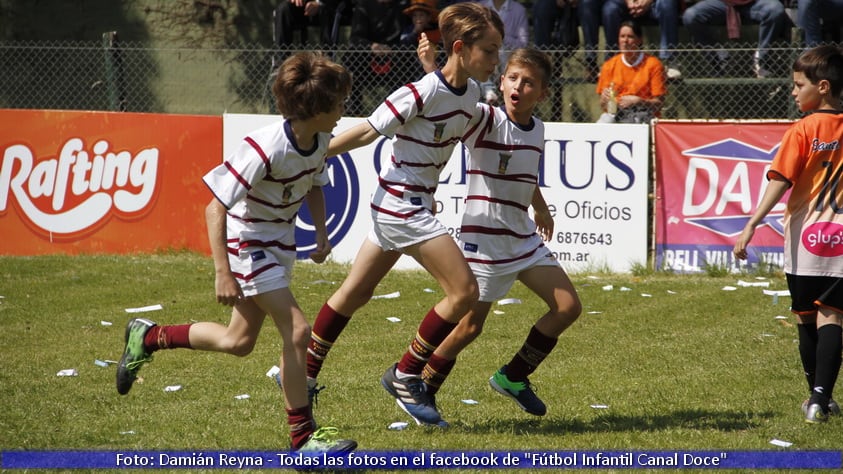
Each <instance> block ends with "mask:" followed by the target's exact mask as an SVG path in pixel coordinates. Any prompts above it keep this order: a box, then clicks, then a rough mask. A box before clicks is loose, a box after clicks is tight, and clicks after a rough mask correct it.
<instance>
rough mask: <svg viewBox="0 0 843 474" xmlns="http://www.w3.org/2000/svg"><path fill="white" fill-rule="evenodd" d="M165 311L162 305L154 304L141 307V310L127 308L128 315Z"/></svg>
mask: <svg viewBox="0 0 843 474" xmlns="http://www.w3.org/2000/svg"><path fill="white" fill-rule="evenodd" d="M162 309H164V307H163V306H161V305H160V304H153V305H149V306H141V307H139V308H126V312H127V313H146V312H149V311H161V310H162Z"/></svg>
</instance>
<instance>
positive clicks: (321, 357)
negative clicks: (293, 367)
mask: <svg viewBox="0 0 843 474" xmlns="http://www.w3.org/2000/svg"><path fill="white" fill-rule="evenodd" d="M350 320H351V318H350V317H348V316H343V315H341V314H340V313H337V312H336V311H334V309H333V308H331V307H330V306H328V303H325V304H324V305H322V309H320V310H319V314H318V315H317V316H316V321H314V322H313V330H312V331H311V333H310V342H309V343H308V344H307V376H308V377H310V378H314V379H315V378H316V376H318V375H319V371H321V370H322V364H324V363H325V357H327V356H328V352H329V351H330V350H331V347H332V346H333V345H334V343H335V342H336V341H337V338H339V337H340V334H341V333H342V331H343V329H345V326H346V325H347V324H348V322H349V321H350Z"/></svg>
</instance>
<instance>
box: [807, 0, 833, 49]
mask: <svg viewBox="0 0 843 474" xmlns="http://www.w3.org/2000/svg"><path fill="white" fill-rule="evenodd" d="M796 22H797V23H798V25H799V27H800V28H802V30H803V31H804V32H805V46H807V47H808V48H813V47H814V46H817V45H818V44H820V43H822V42H823V26H824V25H826V24H827V23H832V24H834V26H835V27H837V28H839V27H840V25H839V22H843V0H799V3H798V5H797V16H796ZM835 23H837V24H835Z"/></svg>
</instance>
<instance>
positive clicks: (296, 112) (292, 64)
mask: <svg viewBox="0 0 843 474" xmlns="http://www.w3.org/2000/svg"><path fill="white" fill-rule="evenodd" d="M350 92H351V73H349V72H348V70H347V69H346V68H345V67H343V66H340V65H339V64H337V63H335V62H333V61H331V60H330V59H329V58H328V57H327V56H325V55H324V54H322V53H320V52H301V53H296V54H295V55H293V56H290V57H289V58H287V59H286V60H285V61H284V62H283V63H281V66H280V67H279V68H278V74H277V75H276V77H275V81H274V82H273V83H272V95H273V96H275V106H276V107H277V108H278V112H279V113H280V114H281V115H283V116H284V117H285V118H287V119H290V120H307V119H309V118H312V117H314V116H316V115H318V114H321V113H327V112H330V111H332V110H336V108H337V106H338V105H339V104H341V103H343V102H345V100H346V99H347V98H348V95H349V93H350Z"/></svg>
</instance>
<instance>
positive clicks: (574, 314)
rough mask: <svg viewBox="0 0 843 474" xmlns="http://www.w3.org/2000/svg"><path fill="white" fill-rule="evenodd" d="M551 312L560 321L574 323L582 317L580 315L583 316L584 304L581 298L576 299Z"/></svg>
mask: <svg viewBox="0 0 843 474" xmlns="http://www.w3.org/2000/svg"><path fill="white" fill-rule="evenodd" d="M551 311H552V312H553V314H554V315H555V316H556V317H557V318H559V319H560V320H565V321H568V322H569V323H573V322H574V321H576V320H577V318H579V317H580V314H582V303H581V302H580V300H579V298H574V299H573V300H571V301H567V302H565V303H564V304H559V305H557V306H556V308H551Z"/></svg>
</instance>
